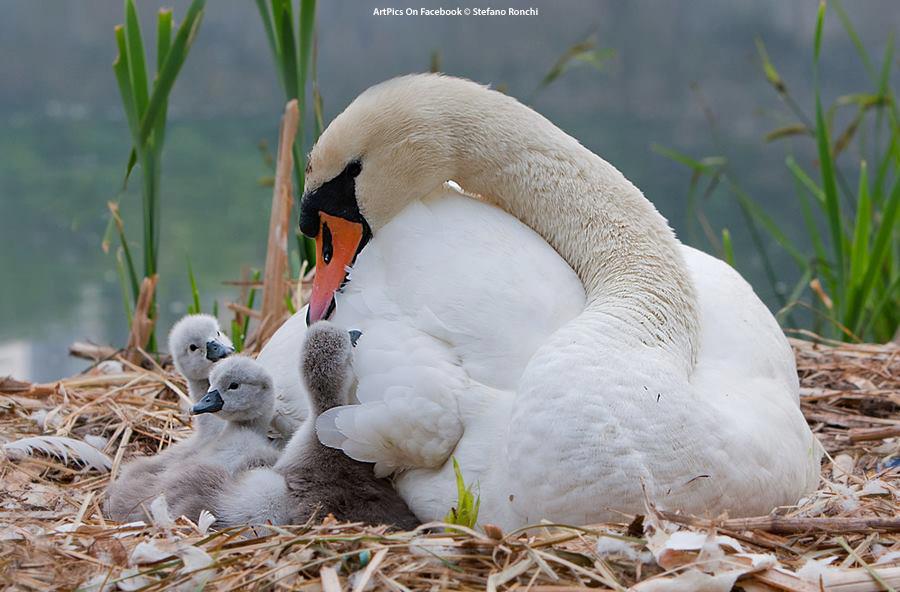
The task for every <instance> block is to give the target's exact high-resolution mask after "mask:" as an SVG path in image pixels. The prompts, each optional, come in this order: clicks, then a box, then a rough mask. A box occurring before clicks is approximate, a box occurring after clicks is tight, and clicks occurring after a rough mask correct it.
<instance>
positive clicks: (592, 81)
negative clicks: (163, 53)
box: [0, 0, 900, 381]
mask: <svg viewBox="0 0 900 592" xmlns="http://www.w3.org/2000/svg"><path fill="white" fill-rule="evenodd" d="M319 4H320V5H319V20H318V64H319V66H318V68H319V84H320V87H321V91H322V94H323V97H324V106H325V119H326V122H327V120H329V119H330V118H331V117H333V116H334V115H336V114H337V113H338V112H339V111H340V110H341V109H342V108H343V107H344V106H346V104H347V103H348V102H349V101H350V100H352V99H353V97H354V96H356V95H357V94H358V93H359V92H360V91H362V90H364V89H365V88H366V87H368V86H370V85H371V84H373V83H376V82H379V81H381V80H384V79H386V78H389V77H392V76H395V75H399V74H405V73H409V72H420V71H426V70H427V69H428V67H429V63H430V60H431V56H432V54H433V52H438V54H439V55H440V60H441V65H442V69H443V70H444V71H445V72H447V73H450V74H455V75H461V76H466V77H470V78H472V79H474V80H477V81H479V82H483V83H491V84H494V85H500V86H502V87H503V88H504V89H505V90H506V92H508V93H510V94H512V95H514V96H516V97H518V98H520V99H522V100H525V101H527V102H529V103H530V104H532V105H533V106H534V107H535V108H536V109H538V110H539V111H540V112H542V113H543V114H544V115H546V116H547V117H548V118H549V119H550V120H552V121H553V122H555V123H556V124H557V125H559V126H560V127H562V128H563V129H565V130H566V131H567V132H569V133H571V134H572V135H574V136H575V137H577V138H579V139H580V140H581V141H582V142H583V143H584V144H585V145H587V146H588V147H589V148H590V149H592V150H593V151H595V152H597V153H598V154H600V155H602V156H603V157H604V158H606V159H607V160H609V161H610V162H612V163H613V164H614V165H616V166H617V167H618V168H619V169H620V170H622V171H623V172H624V173H625V175H626V176H627V177H629V178H630V179H631V180H632V181H633V182H634V183H635V184H637V185H638V186H639V187H640V188H641V189H642V190H643V191H644V193H645V194H646V195H647V197H648V198H649V199H650V200H652V201H653V202H654V203H655V204H656V206H657V207H658V208H659V209H660V210H661V211H662V213H663V214H664V215H665V216H666V217H667V218H668V219H669V220H670V221H671V223H672V225H673V226H674V227H675V229H676V231H677V232H678V234H679V235H680V236H681V238H682V239H683V240H684V241H685V242H688V243H690V244H694V245H697V246H700V247H701V248H705V249H707V250H708V249H709V244H708V243H707V242H706V241H705V240H704V239H703V236H702V234H701V233H699V231H698V230H697V229H696V225H693V224H690V225H689V224H688V214H687V211H686V202H685V196H686V193H687V188H688V183H689V179H690V173H689V171H687V169H685V168H683V167H681V166H679V165H677V164H675V163H673V162H672V161H670V160H668V159H666V158H664V157H663V156H661V155H659V154H657V153H656V152H654V151H653V150H652V149H651V145H652V144H653V143H658V144H661V145H664V146H669V147H673V148H677V149H679V150H682V151H685V152H687V153H690V154H718V153H727V155H728V157H729V159H730V162H731V163H732V165H733V167H734V171H735V172H736V174H737V176H738V177H739V178H740V180H741V182H742V183H743V185H744V186H745V188H746V189H748V191H749V192H750V193H751V194H752V195H753V196H754V197H755V198H756V199H757V200H759V201H760V202H761V203H762V204H763V205H764V206H765V207H766V208H767V209H768V211H769V212H771V213H773V214H775V216H776V218H777V220H778V221H779V222H780V223H781V224H782V226H783V228H785V229H787V230H788V231H791V230H792V229H795V228H798V227H799V224H800V212H799V209H798V207H797V203H796V201H795V200H793V199H790V197H789V196H790V193H791V192H792V191H793V183H792V181H791V178H790V176H789V175H788V174H787V172H786V169H785V166H784V156H785V150H784V149H783V148H782V147H773V146H770V145H769V146H767V145H766V144H765V142H764V139H763V138H764V135H765V133H766V132H768V131H770V130H772V129H773V128H775V127H778V126H779V125H782V124H784V123H786V122H787V121H788V120H787V119H785V117H784V109H783V107H782V105H781V103H780V101H779V99H778V97H777V95H776V93H775V92H774V91H773V90H772V89H771V87H770V86H769V85H767V84H766V82H765V79H764V77H763V75H762V71H761V67H760V63H759V58H758V56H757V53H756V48H755V45H754V40H755V38H756V37H759V38H761V39H763V40H764V41H765V43H766V46H767V48H768V51H769V54H770V56H771V58H772V61H773V62H774V63H775V64H776V65H777V67H778V69H779V71H780V73H781V75H782V77H783V78H784V79H785V80H787V81H788V83H789V84H790V85H791V89H792V91H793V93H794V94H795V95H796V96H797V98H798V99H799V100H800V102H801V103H803V104H805V105H810V104H811V72H812V61H811V53H812V35H813V27H814V20H815V10H816V5H817V2H815V1H814V0H802V1H801V0H794V1H789V2H785V1H783V0H757V1H754V2H740V3H733V2H728V3H725V2H720V1H718V0H694V1H692V2H681V1H676V0H632V1H630V2H621V1H616V0H611V1H600V0H581V1H579V0H569V1H567V2H538V1H537V0H535V1H534V2H508V3H504V6H506V5H507V4H508V5H510V6H518V7H528V6H531V5H534V6H537V7H539V9H540V16H538V17H517V18H511V17H480V18H475V17H471V18H434V17H432V18H416V17H400V18H391V17H375V16H373V15H372V9H373V8H374V7H376V5H377V6H379V7H380V6H382V5H381V4H377V3H375V4H373V3H368V2H358V1H356V0H328V1H323V2H320V3H319ZM443 4H444V6H445V7H448V6H449V5H448V4H447V3H443ZM163 5H166V6H169V5H171V6H174V8H175V18H176V20H177V19H178V18H179V16H181V15H183V14H184V11H185V9H186V2H183V1H176V2H168V3H165V4H163V3H160V2H156V1H150V0H142V1H141V2H140V3H139V9H140V11H141V15H142V22H143V23H144V30H145V35H148V34H149V33H150V32H151V31H152V28H151V23H152V22H153V19H154V14H155V12H156V10H157V9H158V8H159V7H160V6H163ZM388 5H389V6H393V7H397V8H404V7H406V6H416V7H418V6H428V7H438V6H440V5H441V2H436V1H430V0H422V1H421V2H419V1H416V2H406V1H403V0H394V1H392V2H390V4H385V5H384V6H388ZM461 5H466V4H465V3H461ZM468 5H471V6H475V5H477V6H481V7H486V6H488V5H487V4H482V3H469V4H468ZM454 6H455V5H454ZM0 7H2V14H3V15H4V17H3V18H2V19H0V56H3V59H2V60H0V236H2V237H3V241H2V243H3V248H2V249H0V266H2V267H0V270H2V275H0V376H2V375H4V374H10V373H11V374H13V375H14V376H15V377H17V378H21V379H30V380H40V381H45V380H52V379H55V378H59V377H61V376H64V375H68V374H71V373H74V372H76V371H78V370H80V369H81V368H83V367H84V365H85V363H84V362H83V361H79V360H75V359H70V358H68V357H67V354H66V350H67V347H68V345H69V344H70V343H71V342H73V341H76V340H90V341H93V342H96V343H101V344H107V343H109V344H114V345H122V344H123V342H124V339H125V335H126V331H127V328H126V323H125V318H124V314H123V309H122V304H121V296H120V289H119V285H118V280H117V277H116V273H115V268H114V260H113V257H112V255H108V254H104V253H103V251H102V250H101V248H100V244H101V238H102V235H103V232H104V230H105V228H106V223H107V220H108V213H107V209H106V202H107V201H108V200H111V199H115V200H121V208H122V212H123V215H124V218H125V224H126V227H127V229H128V230H129V234H130V237H131V238H132V240H134V241H135V242H138V241H139V240H140V225H139V218H138V216H139V211H140V197H139V184H138V183H137V182H134V183H132V186H131V187H130V188H129V190H128V191H127V192H126V193H125V194H124V195H120V194H119V190H120V186H121V182H122V175H123V170H124V166H125V162H126V159H127V155H128V150H129V148H130V144H129V134H128V131H127V129H126V123H125V120H124V116H123V113H122V110H121V106H120V101H119V97H118V91H117V88H116V84H115V80H114V77H113V73H112V68H111V63H112V60H113V57H114V56H115V53H116V50H115V41H114V37H113V32H112V31H113V26H114V25H115V24H117V23H119V22H121V21H122V7H121V3H120V2H117V1H114V0H79V1H78V2H66V1H63V0H32V1H29V2H22V1H19V0H2V1H0ZM495 7H499V6H495ZM847 8H848V9H849V10H850V14H851V17H852V18H853V20H854V23H855V25H856V27H857V30H858V31H859V33H860V35H861V37H862V38H863V39H864V40H866V43H867V46H868V47H869V50H870V51H871V52H872V53H873V54H874V55H876V56H880V55H881V54H882V52H883V48H884V45H885V43H886V42H887V39H888V35H889V33H890V32H892V31H896V30H897V28H898V25H900V10H898V6H897V3H896V0H861V1H858V2H853V3H849V2H848V3H847ZM590 35H594V36H595V39H596V41H597V43H598V44H599V46H601V47H604V48H609V49H611V50H613V52H614V54H613V55H612V57H611V58H610V59H609V60H608V61H607V62H606V64H605V67H604V68H603V70H602V71H597V70H596V69H593V68H590V67H581V68H574V69H572V70H571V71H569V72H567V73H566V74H565V75H564V76H562V77H560V78H559V79H558V80H557V81H556V82H554V83H553V84H552V85H550V86H549V87H547V88H546V89H545V90H542V91H541V92H539V93H535V89H536V88H537V87H538V85H539V83H540V81H541V79H542V78H543V77H544V75H545V74H546V73H547V72H548V70H550V68H551V67H552V66H553V64H554V63H555V62H556V60H557V59H558V58H559V56H560V55H561V54H563V53H564V52H565V51H566V50H567V48H569V47H570V46H572V45H573V44H574V43H576V42H579V41H581V40H583V39H585V38H587V37H588V36H590ZM149 38H150V39H152V36H151V37H149ZM823 47H824V50H823V67H824V71H825V72H826V76H825V78H824V80H823V88H824V97H825V100H826V101H830V100H832V99H834V97H836V96H838V95H840V94H845V93H848V92H855V91H857V90H860V89H861V88H863V87H867V81H866V77H865V73H864V71H863V69H862V67H861V66H860V64H859V61H858V57H857V56H856V54H855V52H854V51H853V49H852V46H851V43H850V40H849V39H848V38H847V36H846V34H845V33H844V31H843V30H842V29H841V28H840V24H839V23H838V22H837V20H836V19H835V18H833V16H832V18H830V19H829V20H828V21H827V22H826V28H825V38H824V42H823ZM282 97H283V95H282V91H281V88H280V86H279V84H278V81H277V78H276V74H275V70H274V66H273V62H272V60H271V57H270V55H269V48H268V46H267V44H266V39H265V35H264V32H263V30H262V26H261V24H260V21H259V19H258V15H257V12H256V7H255V6H254V4H253V3H252V2H249V1H242V2H236V1H231V2H221V1H216V2H210V3H208V5H207V9H206V15H205V18H204V22H203V25H202V27H201V30H200V34H199V37H198V38H197V41H196V43H195V45H194V47H193V49H192V51H191V55H190V56H189V58H188V60H187V63H186V65H185V68H184V71H183V73H182V75H181V76H180V77H179V79H178V81H177V83H176V85H175V89H174V92H173V94H172V100H171V103H170V105H171V106H170V111H169V120H170V123H169V131H168V133H167V140H166V149H165V155H164V165H163V166H164V169H163V179H162V209H163V211H162V251H161V263H160V268H161V273H160V276H161V281H160V288H159V290H160V292H159V298H160V303H161V304H160V306H161V315H162V319H161V328H162V331H163V333H164V332H165V331H167V329H168V327H169V325H170V323H171V321H172V319H173V318H174V317H176V316H178V315H180V314H183V313H184V311H185V309H186V306H187V303H188V301H189V299H190V288H189V284H188V278H187V271H186V270H187V264H186V261H187V260H188V258H189V259H190V261H191V263H192V264H193V269H194V271H195V274H196V276H197V279H198V282H199V287H200V293H201V294H202V296H203V301H204V306H205V307H206V308H207V309H208V308H209V307H210V306H211V303H212V301H213V299H219V300H224V299H229V298H233V297H235V296H236V291H235V289H234V288H231V287H229V286H225V285H223V283H222V282H223V281H224V280H228V279H237V277H238V276H239V274H240V270H241V268H242V267H243V266H250V267H262V265H263V260H264V252H265V240H266V232H267V227H268V217H269V207H270V201H271V189H269V188H268V187H264V186H262V185H260V183H259V179H260V178H261V177H264V176H266V175H269V174H271V173H270V170H269V169H268V168H267V166H266V165H265V163H264V161H263V158H262V157H261V154H260V150H259V144H260V142H261V141H266V142H268V143H269V145H273V144H274V143H275V140H276V133H277V124H278V118H279V115H280V113H281V110H282V108H283V100H282ZM792 150H793V151H794V153H795V155H796V156H797V158H798V160H800V161H801V162H803V163H804V164H805V165H806V166H807V168H808V169H809V170H812V163H813V161H814V154H813V146H812V144H811V143H810V142H809V141H796V142H794V143H793V146H792ZM850 178H855V176H852V175H851V176H850ZM717 193H719V192H717ZM704 207H705V209H706V212H707V214H708V215H709V216H710V218H711V222H712V224H713V226H714V227H715V228H716V229H718V228H721V227H723V226H727V227H728V228H730V230H731V233H732V235H733V237H734V245H735V251H736V260H737V266H738V268H739V269H740V270H741V272H742V273H743V274H744V275H745V277H747V278H748V279H749V280H750V281H751V282H752V283H753V284H754V286H755V287H756V288H757V291H758V292H759V293H760V295H761V296H762V297H763V298H764V299H765V300H766V302H767V304H769V305H770V307H772V308H773V309H775V308H777V300H776V299H775V297H774V293H773V290H772V287H771V286H770V284H769V283H768V282H767V281H766V279H765V277H764V275H763V273H762V267H761V258H760V256H759V254H758V252H757V251H756V249H755V248H754V247H753V246H752V243H751V240H750V237H749V236H748V232H747V230H746V227H745V225H744V222H743V220H742V218H741V216H740V213H739V211H738V208H737V206H736V204H735V202H734V200H733V199H732V198H729V197H728V196H727V195H719V194H714V195H713V196H712V197H710V198H709V200H708V203H706V204H705V206H704ZM768 248H769V249H770V253H771V255H772V257H773V258H774V263H775V267H776V271H777V275H778V277H779V279H781V280H783V283H784V284H785V285H788V284H790V283H791V282H792V281H793V280H795V279H796V270H795V269H794V268H793V266H792V265H791V263H790V261H789V260H788V257H787V255H785V254H784V253H783V252H782V251H780V250H779V249H778V248H777V247H776V246H775V245H774V244H770V245H768Z"/></svg>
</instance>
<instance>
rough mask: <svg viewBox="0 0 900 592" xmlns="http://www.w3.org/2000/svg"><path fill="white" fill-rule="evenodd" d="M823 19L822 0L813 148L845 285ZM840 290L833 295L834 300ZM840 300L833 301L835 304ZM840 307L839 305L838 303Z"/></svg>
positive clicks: (822, 4)
mask: <svg viewBox="0 0 900 592" xmlns="http://www.w3.org/2000/svg"><path fill="white" fill-rule="evenodd" d="M824 20H825V2H824V1H822V2H820V3H819V10H818V13H817V15H816V34H815V45H814V51H813V55H814V79H815V84H814V89H815V98H816V147H817V149H818V155H819V167H820V169H821V172H822V188H823V190H824V192H825V215H826V218H827V219H828V227H829V230H830V233H831V242H832V248H833V249H834V255H835V268H836V269H835V271H836V274H835V275H836V276H837V281H838V284H840V285H843V284H844V276H845V264H844V241H845V240H846V238H845V236H844V232H843V229H842V228H841V205H840V202H839V197H838V191H837V176H836V171H835V168H834V161H833V159H832V154H831V140H830V136H829V134H828V126H827V125H826V123H825V115H824V112H823V109H822V96H821V88H820V84H819V55H820V53H821V49H822V24H823V22H824ZM839 294H840V292H838V293H836V294H835V299H836V300H837V297H838V295H839ZM838 304H839V303H838V302H835V305H836V306H837V305H838ZM837 308H838V309H840V307H839V306H837Z"/></svg>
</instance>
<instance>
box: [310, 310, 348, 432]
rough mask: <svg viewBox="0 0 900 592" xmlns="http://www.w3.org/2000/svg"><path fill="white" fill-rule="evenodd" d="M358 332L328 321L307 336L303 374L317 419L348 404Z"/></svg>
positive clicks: (311, 330)
mask: <svg viewBox="0 0 900 592" xmlns="http://www.w3.org/2000/svg"><path fill="white" fill-rule="evenodd" d="M360 335H361V333H360V332H359V331H351V332H349V333H348V332H347V331H344V330H343V329H339V328H338V327H337V326H335V325H333V324H331V323H329V322H328V321H319V322H318V323H314V324H313V325H312V326H311V327H310V328H309V331H307V333H306V341H305V342H304V344H303V349H302V352H301V359H300V372H301V373H302V374H303V380H304V382H305V383H306V390H307V391H308V392H309V397H310V404H311V407H312V411H313V413H314V414H315V415H321V414H322V413H324V412H325V411H327V410H329V409H331V408H332V407H337V406H339V405H346V404H347V403H349V387H350V384H351V382H352V378H353V377H352V371H351V369H350V361H351V355H352V350H353V345H354V344H355V342H356V340H357V339H358V338H359V337H360Z"/></svg>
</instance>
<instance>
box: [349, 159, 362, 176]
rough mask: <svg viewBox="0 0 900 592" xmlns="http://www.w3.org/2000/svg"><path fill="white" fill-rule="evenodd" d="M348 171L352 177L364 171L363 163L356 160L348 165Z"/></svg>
mask: <svg viewBox="0 0 900 592" xmlns="http://www.w3.org/2000/svg"><path fill="white" fill-rule="evenodd" d="M346 171H347V174H348V175H350V176H351V177H356V176H358V175H359V174H360V173H361V172H362V163H361V162H359V161H358V160H354V161H353V162H351V163H350V164H348V165H347V168H346Z"/></svg>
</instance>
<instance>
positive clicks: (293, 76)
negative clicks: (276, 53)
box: [273, 2, 300, 99]
mask: <svg viewBox="0 0 900 592" xmlns="http://www.w3.org/2000/svg"><path fill="white" fill-rule="evenodd" d="M290 7H291V3H290V2H282V3H281V17H280V18H277V19H275V22H276V23H278V24H280V28H279V29H278V38H279V39H280V43H279V46H280V47H281V71H282V77H283V80H284V90H285V93H287V96H288V99H296V98H298V97H299V96H300V93H299V88H298V80H297V75H298V70H297V44H296V42H295V39H294V23H293V20H292V19H291V10H290ZM273 10H274V9H273Z"/></svg>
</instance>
